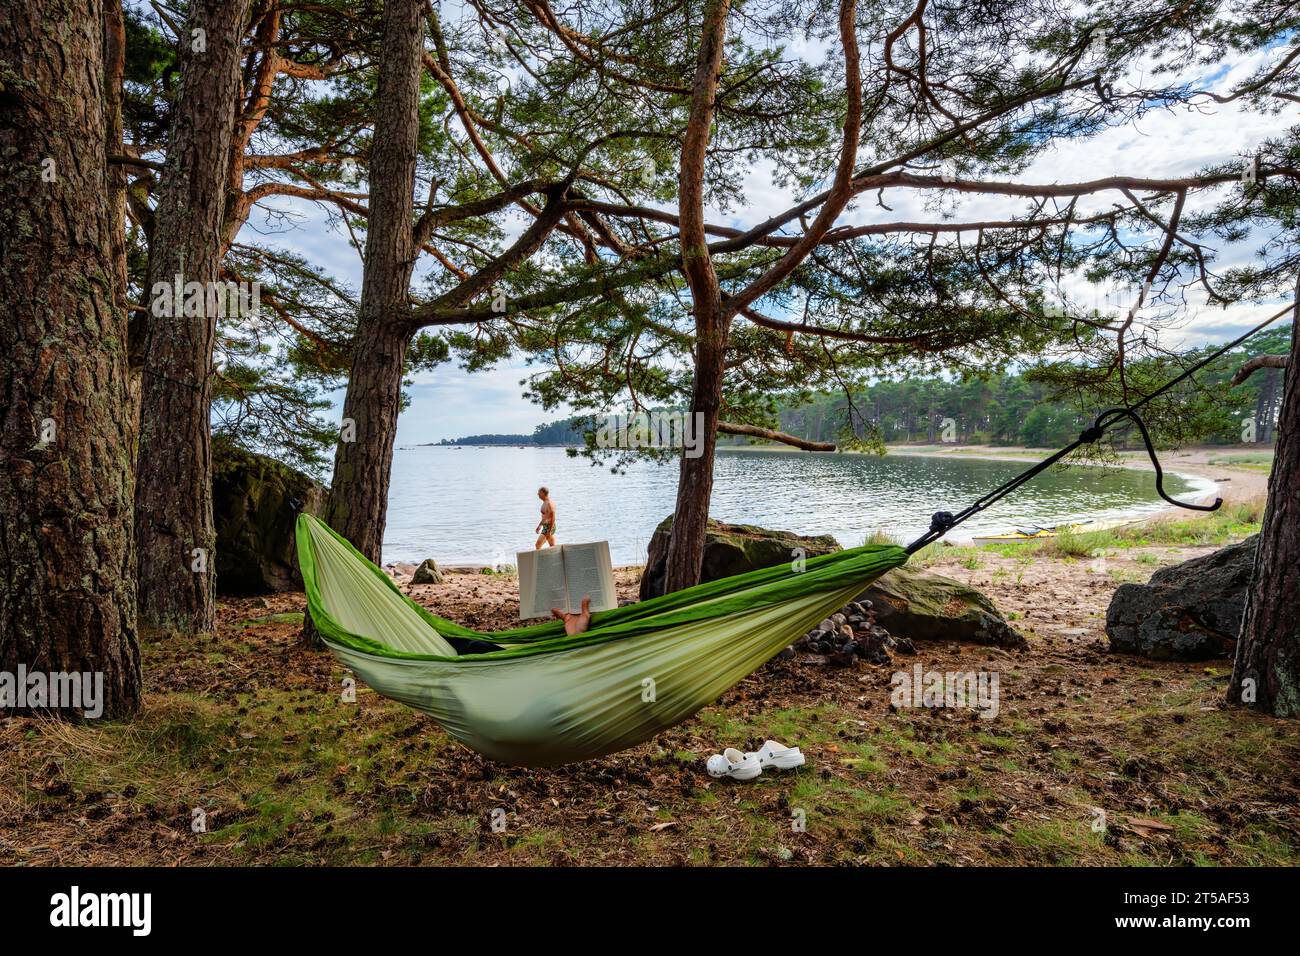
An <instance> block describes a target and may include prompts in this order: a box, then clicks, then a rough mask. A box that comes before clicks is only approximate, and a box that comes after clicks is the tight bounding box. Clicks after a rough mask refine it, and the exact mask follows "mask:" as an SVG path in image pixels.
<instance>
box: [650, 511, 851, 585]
mask: <svg viewBox="0 0 1300 956" xmlns="http://www.w3.org/2000/svg"><path fill="white" fill-rule="evenodd" d="M672 529H673V518H672V515H669V516H668V517H667V518H665V519H664V520H663V521H661V522H659V527H657V528H655V532H654V534H653V535H652V536H651V538H650V548H649V555H648V556H647V558H646V566H645V572H644V573H643V574H642V575H641V600H643V601H645V600H647V599H649V598H652V597H658V596H659V595H661V594H663V593H664V576H665V572H666V570H667V559H668V542H669V540H670V539H671V538H672ZM797 549H802V551H800V550H797ZM839 550H840V546H839V543H838V542H837V541H836V540H835V539H834V538H833V537H831V536H830V535H828V534H823V535H817V536H814V537H808V536H805V535H801V534H794V533H793V532H790V531H769V530H768V529H766V528H759V527H757V526H756V525H750V524H724V523H723V522H721V521H714V520H712V519H710V520H709V524H708V531H707V534H706V538H705V543H704V568H703V572H702V574H701V575H700V580H701V581H702V582H703V581H716V580H718V578H727V577H731V576H732V575H733V574H743V573H744V572H746V571H756V570H757V569H759V568H770V567H774V566H776V565H778V564H789V563H790V562H792V561H794V560H795V559H796V558H798V557H800V556H802V557H804V558H815V557H818V556H820V555H823V554H830V553H831V552H832V551H839Z"/></svg>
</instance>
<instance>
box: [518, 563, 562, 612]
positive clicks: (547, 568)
mask: <svg viewBox="0 0 1300 956" xmlns="http://www.w3.org/2000/svg"><path fill="white" fill-rule="evenodd" d="M515 561H516V564H517V566H518V568H519V619H520V620H521V621H526V620H528V619H529V618H534V617H550V616H551V608H553V607H558V608H559V609H560V610H564V609H565V604H566V603H567V599H566V597H565V590H564V557H563V555H561V554H560V549H559V548H546V549H544V550H541V551H520V552H518V553H517V554H516V555H515Z"/></svg>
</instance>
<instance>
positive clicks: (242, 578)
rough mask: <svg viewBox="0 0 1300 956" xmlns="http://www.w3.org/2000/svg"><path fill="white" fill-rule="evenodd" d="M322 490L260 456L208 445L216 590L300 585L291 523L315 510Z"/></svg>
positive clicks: (262, 590)
mask: <svg viewBox="0 0 1300 956" xmlns="http://www.w3.org/2000/svg"><path fill="white" fill-rule="evenodd" d="M324 502H325V489H324V488H322V487H321V486H320V485H318V484H317V483H316V482H315V481H313V480H312V479H311V478H310V477H308V476H307V475H304V474H303V473H302V472H300V471H296V470H295V469H293V468H290V467H289V466H288V465H284V464H281V463H280V462H278V461H276V460H275V459H273V458H268V457H266V456H265V455H257V454H254V453H252V452H248V451H244V450H243V449H241V448H235V447H234V446H232V445H230V444H229V443H228V442H213V445H212V511H213V517H214V519H215V521H216V526H217V555H216V559H217V560H216V564H217V593H218V594H223V595H231V596H248V595H253V594H270V593H272V592H275V591H297V590H301V589H302V577H301V575H300V574H299V573H298V556H297V549H296V547H295V545H294V523H295V522H296V521H297V518H298V511H299V510H303V511H307V512H309V513H311V514H319V513H320V511H321V509H322V508H323V506H324Z"/></svg>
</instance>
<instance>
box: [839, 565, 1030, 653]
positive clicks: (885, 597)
mask: <svg viewBox="0 0 1300 956" xmlns="http://www.w3.org/2000/svg"><path fill="white" fill-rule="evenodd" d="M858 600H859V601H860V602H863V603H865V602H867V601H870V602H871V603H870V605H869V606H870V607H871V608H872V609H873V610H874V612H875V617H876V623H877V624H879V625H880V626H881V627H883V628H884V629H885V630H887V631H888V632H889V633H890V634H892V635H894V636H895V637H902V638H907V639H909V640H914V641H940V640H943V641H970V642H973V643H976V644H996V645H998V646H999V647H1009V648H1017V649H1021V648H1025V647H1028V646H1029V642H1028V641H1026V640H1025V638H1024V635H1022V634H1021V633H1020V632H1019V631H1017V630H1016V629H1015V628H1013V627H1012V626H1011V625H1010V624H1009V623H1008V622H1007V619H1006V618H1004V617H1003V616H1002V612H1001V611H999V610H998V609H997V606H996V605H995V604H994V603H993V602H992V601H991V600H990V599H989V598H988V596H987V595H985V594H984V592H982V591H978V590H976V589H975V588H973V587H971V586H970V585H967V584H962V583H961V582H960V581H954V580H953V579H952V578H947V577H944V576H943V575H942V574H932V573H930V572H929V571H916V570H913V569H911V568H907V567H902V568H895V569H894V570H892V571H890V572H889V573H888V574H886V575H884V576H883V577H881V578H880V579H879V580H878V581H876V583H875V584H873V585H871V587H869V588H867V589H866V590H865V591H863V592H862V594H860V595H859V596H858Z"/></svg>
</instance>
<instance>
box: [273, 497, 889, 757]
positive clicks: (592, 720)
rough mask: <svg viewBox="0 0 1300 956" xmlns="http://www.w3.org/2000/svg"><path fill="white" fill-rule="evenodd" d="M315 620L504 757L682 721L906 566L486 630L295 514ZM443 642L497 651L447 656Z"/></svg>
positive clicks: (397, 690) (856, 557)
mask: <svg viewBox="0 0 1300 956" xmlns="http://www.w3.org/2000/svg"><path fill="white" fill-rule="evenodd" d="M297 540H298V561H299V563H300V565H301V567H302V577H303V583H304V585H305V587H306V591H307V607H308V610H309V611H310V612H311V617H312V621H313V622H314V623H315V625H316V629H317V630H318V631H319V632H320V634H321V636H322V637H323V638H324V640H325V643H326V644H327V645H328V646H329V648H330V650H331V651H332V652H333V653H334V655H335V656H336V657H338V659H339V660H340V661H342V662H343V664H344V665H346V666H347V667H348V668H350V669H351V670H352V671H353V672H354V673H355V674H356V675H357V676H358V677H359V678H360V679H361V680H363V681H364V682H365V683H366V684H368V685H369V686H370V687H372V688H374V689H375V690H376V691H377V692H378V693H380V694H382V695H383V696H385V697H389V698H392V699H393V700H397V701H401V702H402V703H404V704H408V705H410V706H411V707H414V708H416V709H418V710H421V711H424V712H425V713H427V714H429V715H431V716H432V717H433V718H434V719H435V720H436V721H438V723H439V724H441V725H442V727H443V728H444V729H446V731H447V733H449V734H451V735H452V736H453V737H455V738H456V739H457V740H459V741H461V742H462V743H464V744H465V745H467V746H469V747H472V748H473V749H474V750H477V751H478V752H479V753H482V754H485V755H486V756H488V757H491V758H493V759H494V760H499V761H502V762H503V763H510V764H518V765H521V766H526V767H546V766H555V765H557V764H565V763H572V762H574V761H577V760H587V759H590V758H592V757H600V756H603V755H604V754H609V753H615V752H616V751H619V750H624V749H626V748H628V747H631V746H634V745H635V744H639V743H641V742H643V741H646V740H649V739H650V738H651V737H653V736H654V735H655V734H657V733H659V732H660V731H662V730H665V729H666V728H668V727H672V726H673V725H674V724H677V723H680V722H681V721H683V720H685V719H686V718H687V717H689V716H691V715H692V714H694V713H695V712H696V711H697V710H699V709H700V708H701V707H704V706H706V705H707V704H709V703H710V702H712V701H714V700H716V699H717V698H718V697H719V696H720V695H721V694H722V693H723V692H724V691H725V690H727V689H728V688H730V687H732V686H734V685H735V684H737V683H738V682H739V681H741V680H742V679H744V678H745V677H746V676H748V675H749V674H751V673H753V672H754V671H755V670H756V669H758V667H759V666H761V665H762V664H763V663H764V662H765V661H767V660H768V659H769V658H771V657H772V656H773V655H775V654H777V653H778V652H779V651H780V650H781V649H782V648H784V647H786V646H787V645H789V644H790V643H791V642H792V641H793V640H794V639H795V638H797V637H798V636H799V635H800V634H803V633H804V632H805V631H807V630H809V629H810V628H811V627H813V626H814V625H815V624H816V623H817V622H818V621H820V620H822V619H823V618H825V617H826V616H827V615H828V614H831V613H833V612H834V611H836V610H838V609H839V608H841V607H843V606H844V605H845V604H847V603H848V602H850V601H852V600H853V599H854V597H856V596H857V595H858V594H860V593H862V591H863V589H864V588H866V587H867V585H869V584H870V583H871V582H872V581H874V580H875V579H876V578H878V577H880V576H881V575H882V574H884V573H885V572H886V571H888V570H890V569H891V568H896V567H898V566H899V565H901V564H904V563H905V562H906V561H907V557H908V555H907V552H906V551H904V550H903V549H902V548H900V547H897V546H894V545H870V546H867V547H863V548H852V549H850V550H848V551H838V552H836V553H834V554H829V555H825V556H823V557H819V558H811V559H809V560H808V561H807V562H806V567H804V568H803V569H802V570H800V571H797V572H796V571H794V570H793V569H792V567H791V565H780V566H778V567H775V568H764V569H762V570H758V571H751V572H749V573H747V574H738V575H736V576H734V577H730V578H724V579H722V580H720V581H710V582H709V583H707V584H701V585H698V586H696V587H693V588H687V589H686V590H684V591H677V592H675V593H673V594H666V595H664V596H663V597H658V598H654V599H652V600H649V601H642V602H640V603H638V604H630V605H628V606H626V607H620V608H617V609H615V610H611V611H603V612H597V613H595V614H593V615H592V616H591V628H590V629H589V630H588V631H586V632H585V633H583V634H575V635H573V636H568V635H566V634H565V633H564V625H563V623H562V622H560V621H548V622H547V623H545V624H535V625H532V626H529V627H519V628H513V629H511V630H506V631H497V632H494V633H490V634H489V633H482V632H479V631H473V630H470V629H468V628H464V627H461V626H460V625H458V624H455V623H453V622H451V621H447V620H444V619H443V618H440V617H437V616H435V615H433V614H430V613H429V612H428V611H426V610H425V609H424V608H422V607H420V605H418V604H416V603H415V602H414V601H412V600H411V599H410V598H408V597H407V596H406V595H404V594H403V593H402V592H401V591H399V590H398V589H397V587H396V585H394V584H393V582H392V581H391V580H390V579H389V577H388V576H387V575H386V574H384V572H383V571H381V570H380V569H379V568H377V567H375V566H374V565H373V564H371V563H370V562H369V561H367V560H366V559H365V558H364V557H362V555H361V554H359V553H358V552H357V550H356V549H355V548H353V547H352V545H351V544H349V543H348V542H347V540H345V539H344V538H343V537H341V536H340V535H339V534H338V533H337V532H335V531H334V530H333V529H332V528H330V527H329V526H328V525H326V524H324V523H323V522H321V521H318V520H317V519H316V518H313V517H311V516H310V515H306V514H303V515H299V517H298V529H297ZM445 638H468V639H477V640H488V641H493V642H495V643H497V644H502V645H505V646H504V647H503V648H502V649H501V650H497V651H492V652H490V653H484V654H459V655H458V654H457V653H456V651H455V649H454V648H453V647H452V646H451V644H449V643H448V642H447V640H445Z"/></svg>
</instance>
